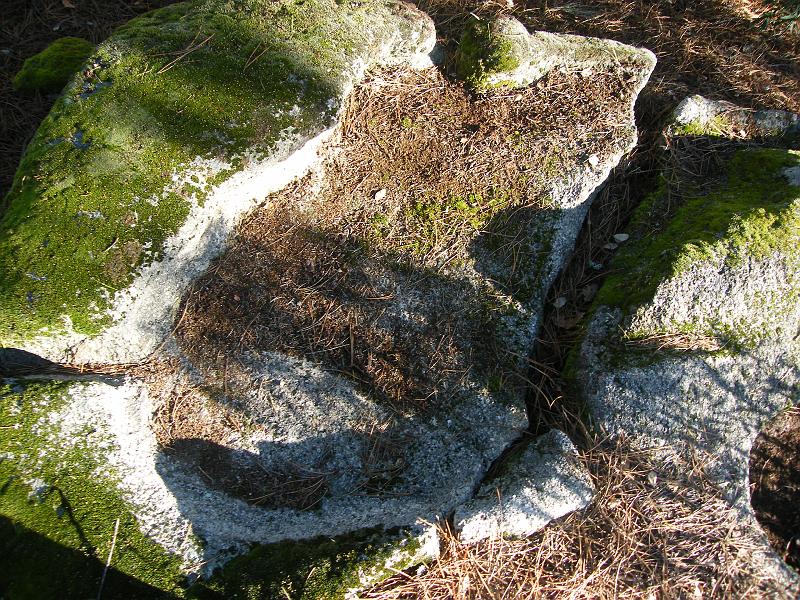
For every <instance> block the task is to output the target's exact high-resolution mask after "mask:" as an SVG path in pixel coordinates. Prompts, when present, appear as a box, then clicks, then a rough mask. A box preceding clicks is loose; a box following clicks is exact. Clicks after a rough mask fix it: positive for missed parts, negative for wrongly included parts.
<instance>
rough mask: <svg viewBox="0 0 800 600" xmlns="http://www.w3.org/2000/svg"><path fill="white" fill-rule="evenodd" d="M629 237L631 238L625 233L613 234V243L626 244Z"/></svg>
mask: <svg viewBox="0 0 800 600" xmlns="http://www.w3.org/2000/svg"><path fill="white" fill-rule="evenodd" d="M629 237H631V236H629V235H628V234H627V233H615V234H614V241H615V242H619V243H620V244H621V243H622V242H627V241H628V238H629Z"/></svg>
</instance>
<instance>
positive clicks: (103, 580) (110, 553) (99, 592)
mask: <svg viewBox="0 0 800 600" xmlns="http://www.w3.org/2000/svg"><path fill="white" fill-rule="evenodd" d="M118 533H119V518H117V520H116V522H115V523H114V537H113V538H112V539H111V550H109V551H108V560H107V561H106V566H105V568H104V569H103V577H102V578H101V579H100V589H99V590H97V600H100V596H102V595H103V586H104V585H105V583H106V575H107V574H108V568H109V567H110V566H111V557H112V556H113V555H114V547H115V546H116V545H117V534H118Z"/></svg>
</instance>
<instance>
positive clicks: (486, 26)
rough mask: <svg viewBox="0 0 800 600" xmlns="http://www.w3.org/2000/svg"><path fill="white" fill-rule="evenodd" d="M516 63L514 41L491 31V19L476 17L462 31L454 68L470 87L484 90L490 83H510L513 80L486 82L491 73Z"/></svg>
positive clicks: (499, 84)
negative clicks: (477, 19) (485, 19)
mask: <svg viewBox="0 0 800 600" xmlns="http://www.w3.org/2000/svg"><path fill="white" fill-rule="evenodd" d="M519 66H520V61H519V57H518V56H517V53H516V52H515V47H514V44H513V43H512V42H511V40H508V39H505V38H503V37H501V36H497V35H494V34H493V32H492V24H491V22H487V21H477V22H474V23H472V24H471V25H470V26H469V27H468V28H467V29H466V30H465V31H464V34H463V35H462V37H461V42H460V43H459V47H458V52H457V53H456V72H457V73H458V76H459V77H460V78H461V79H463V80H464V81H465V82H466V84H467V85H469V86H470V87H471V88H473V89H475V90H477V91H485V90H486V89H488V88H490V87H506V86H512V87H513V86H514V85H515V84H514V82H513V81H506V80H504V81H500V82H495V83H494V84H490V83H489V82H490V79H491V77H492V76H493V75H497V74H500V73H507V72H509V71H513V70H514V69H517V68H518V67H519Z"/></svg>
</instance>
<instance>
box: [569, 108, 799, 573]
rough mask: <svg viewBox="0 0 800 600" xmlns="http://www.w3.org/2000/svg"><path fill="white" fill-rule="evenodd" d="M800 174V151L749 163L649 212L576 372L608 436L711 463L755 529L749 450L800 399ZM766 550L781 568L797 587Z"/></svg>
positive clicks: (740, 162) (741, 159) (618, 267)
mask: <svg viewBox="0 0 800 600" xmlns="http://www.w3.org/2000/svg"><path fill="white" fill-rule="evenodd" d="M783 121H784V122H786V123H788V126H789V127H793V126H794V125H793V123H796V122H797V121H796V118H791V119H784V120H783ZM775 133H776V132H775V131H773V132H772V134H773V135H774V134H775ZM777 133H778V134H780V133H781V132H777ZM670 134H671V135H695V133H693V132H691V131H690V132H682V131H675V130H672V131H671V133H670ZM723 134H724V132H723V133H720V135H723ZM732 135H733V136H735V137H738V135H739V133H738V132H733V133H732ZM798 165H800V153H797V152H795V151H790V150H783V149H746V150H740V151H738V152H736V153H734V154H733V155H732V156H729V157H728V164H727V168H726V169H725V171H724V173H723V174H722V176H721V177H720V178H719V180H718V181H717V183H716V185H714V186H712V187H711V189H706V190H705V191H704V193H700V192H698V191H696V190H693V189H692V188H691V187H690V186H689V184H688V183H686V182H685V181H683V180H681V186H682V187H681V192H682V193H679V194H673V195H672V196H671V197H672V198H673V200H672V201H673V202H675V198H682V204H681V205H680V206H679V207H677V208H676V207H675V206H672V207H671V208H670V210H669V211H666V212H665V208H666V205H665V204H663V203H664V202H666V198H667V194H666V192H665V191H664V190H659V191H657V192H656V193H654V194H653V195H652V196H651V197H650V198H649V199H648V200H646V201H645V203H644V204H643V205H642V206H641V207H640V209H639V212H638V213H637V215H636V216H635V217H634V222H633V224H632V231H639V234H638V235H634V236H632V239H631V241H630V242H628V243H627V244H626V246H625V248H624V250H622V251H621V254H620V255H619V256H618V257H617V258H616V259H615V261H614V262H613V263H612V268H613V269H614V271H615V273H614V274H613V275H612V276H610V277H609V278H608V279H607V280H606V282H605V283H604V286H603V288H601V290H600V292H599V293H598V296H597V299H596V307H595V309H594V311H593V315H592V317H591V320H590V323H589V325H588V330H587V333H586V336H585V338H584V340H583V343H582V345H581V347H580V351H579V353H578V355H577V357H576V358H575V360H574V362H573V365H572V366H573V368H572V369H571V371H572V372H571V373H570V376H571V378H572V379H573V383H574V385H575V386H576V388H577V390H578V392H579V394H580V396H581V397H582V399H583V401H584V402H585V403H586V406H587V409H588V411H589V413H590V415H591V417H592V419H593V423H594V424H595V426H596V427H597V428H598V429H599V430H600V431H603V432H606V433H608V434H610V435H612V436H624V437H626V438H627V439H629V440H631V441H633V443H635V444H639V445H641V446H643V447H651V446H656V447H660V448H662V449H663V452H664V454H665V456H669V455H670V454H671V453H673V452H677V453H680V454H687V453H688V454H692V455H695V454H699V455H701V456H703V457H707V461H708V463H707V464H706V473H707V474H708V475H709V476H710V477H712V478H713V479H714V481H715V482H716V483H717V484H719V486H720V487H721V488H722V489H723V490H724V491H725V493H726V495H727V497H728V499H729V501H730V502H731V504H732V505H733V506H736V507H738V508H740V509H741V510H742V514H743V523H749V524H750V525H753V526H754V524H755V520H754V518H753V517H752V510H751V508H750V506H749V492H748V464H749V453H750V448H751V446H752V443H753V441H754V439H755V438H756V436H757V435H758V433H759V431H760V429H761V428H762V427H763V426H764V424H765V423H766V422H767V421H768V420H769V419H771V418H772V416H774V414H775V413H776V412H777V411H778V410H780V409H781V408H783V407H785V406H787V405H791V404H792V403H795V402H797V400H798V397H800V396H799V392H800V342H799V341H798V331H799V330H798V323H800V253H799V252H798V247H799V246H798V245H799V244H800V187H798V186H797V185H795V184H794V183H793V180H792V177H791V173H792V172H793V169H795V168H797V167H798ZM664 214H666V215H667V216H666V220H664V219H663V218H661V219H655V216H656V215H662V216H663V215H664ZM648 217H649V219H650V220H649V221H648ZM654 230H655V231H654ZM766 548H767V546H766V545H765V552H766V553H767V555H769V556H772V559H770V560H768V561H767V563H768V568H769V569H770V570H771V571H773V572H774V573H775V574H776V575H777V576H778V577H779V578H781V579H782V580H783V581H785V582H786V584H787V586H791V585H796V584H797V581H796V580H795V582H794V584H792V583H791V580H792V579H793V577H792V576H791V574H790V573H789V571H788V570H787V569H786V568H785V565H783V564H782V563H781V562H780V561H779V560H777V557H776V556H775V555H774V554H772V553H770V552H769V551H767V550H766ZM765 568H767V567H765ZM787 589H789V588H788V587H787Z"/></svg>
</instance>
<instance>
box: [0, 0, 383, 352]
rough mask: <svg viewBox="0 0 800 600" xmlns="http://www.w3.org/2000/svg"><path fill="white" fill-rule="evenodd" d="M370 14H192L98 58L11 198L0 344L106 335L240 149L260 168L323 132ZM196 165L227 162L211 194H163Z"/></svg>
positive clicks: (207, 1)
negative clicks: (283, 149) (296, 141)
mask: <svg viewBox="0 0 800 600" xmlns="http://www.w3.org/2000/svg"><path fill="white" fill-rule="evenodd" d="M376 6H377V4H374V3H371V2H367V3H361V4H360V5H359V6H358V7H355V6H351V7H350V8H346V9H345V8H342V7H339V6H338V5H336V4H335V3H333V2H328V1H327V0H313V1H308V2H304V3H295V2H292V1H287V2H275V3H268V2H263V1H260V0H236V1H235V2H228V3H225V2H221V1H218V0H195V1H193V2H187V3H182V4H176V5H172V6H169V7H166V8H164V9H161V10H157V11H154V12H152V13H148V14H147V15H144V16H142V17H140V18H138V19H135V20H133V21H131V22H130V23H129V24H127V25H126V26H124V27H122V28H121V29H119V30H118V31H117V32H116V33H115V34H114V35H113V36H112V38H111V39H110V40H109V41H108V42H106V43H104V44H102V45H101V46H100V47H99V48H98V50H97V52H96V53H94V55H93V56H92V57H91V59H90V60H89V62H88V63H87V65H86V68H85V69H84V70H83V71H82V72H81V73H80V74H79V75H78V76H76V77H75V78H74V79H73V80H72V81H71V83H70V84H69V85H68V86H67V88H66V90H65V92H64V94H63V96H62V97H61V98H60V99H59V100H58V101H57V103H56V105H55V107H54V109H53V110H52V112H51V113H50V115H49V116H48V117H47V118H46V119H45V120H44V122H43V123H42V125H41V126H40V127H39V130H38V131H37V133H36V136H35V137H34V139H33V141H32V142H31V144H30V146H29V148H28V151H27V152H26V154H25V156H24V157H23V160H22V163H21V165H20V168H19V170H18V172H17V175H16V178H15V182H14V186H13V188H12V190H11V192H10V194H9V196H8V198H7V204H8V205H9V208H8V211H7V212H6V214H5V215H4V217H3V220H2V222H1V223H0V230H2V231H3V238H2V240H0V281H2V286H1V287H0V315H2V319H0V322H2V325H0V339H2V340H3V342H4V343H6V344H15V343H19V342H20V341H21V340H24V339H26V338H27V337H30V336H31V335H33V334H35V333H37V332H40V331H41V330H42V329H44V328H47V329H49V330H50V331H59V330H62V329H63V327H64V323H63V318H64V316H67V317H69V318H70V319H71V323H72V326H73V327H74V328H75V330H76V331H78V332H80V333H85V334H94V333H97V332H99V331H101V330H102V329H103V327H105V326H106V325H107V324H108V322H109V317H108V315H107V313H106V312H105V309H107V308H108V307H109V305H110V298H111V296H112V295H113V294H114V293H115V292H116V291H118V290H120V289H122V288H124V287H126V285H128V284H129V283H130V282H131V280H132V279H133V276H134V274H135V272H136V270H137V269H138V268H139V267H141V266H143V265H146V264H148V263H150V262H152V261H155V260H158V259H159V258H160V257H161V255H162V251H163V244H164V241H165V240H166V239H167V238H168V237H169V236H170V235H172V234H174V233H175V232H176V231H177V229H178V227H179V226H180V225H181V224H182V223H183V222H184V220H185V218H186V216H187V214H188V212H189V210H190V207H191V206H192V204H194V203H202V201H203V199H204V198H205V197H206V195H207V193H208V191H209V189H210V186H211V184H212V183H213V184H219V183H221V182H222V181H223V180H224V179H226V178H227V177H229V176H230V175H231V174H233V173H234V172H235V171H236V170H238V169H240V168H241V167H242V164H243V162H244V161H245V160H246V159H245V158H244V157H243V156H242V153H243V152H244V151H245V150H249V151H251V154H250V155H248V156H252V154H255V155H256V156H258V155H259V154H260V155H264V154H267V153H269V152H271V151H272V150H273V149H274V148H275V145H276V144H277V142H278V141H279V140H281V139H282V138H283V137H285V135H288V134H287V132H289V131H291V132H292V134H298V135H303V134H311V133H315V132H317V131H320V130H321V129H322V128H323V127H325V126H327V125H329V124H330V123H331V120H332V118H333V116H334V114H335V113H336V111H337V109H338V105H337V103H336V102H335V101H333V102H330V100H331V98H335V97H336V96H337V95H338V93H339V90H340V89H341V86H342V85H343V82H344V79H345V77H346V73H347V71H348V68H349V66H350V65H351V63H352V60H353V59H354V58H355V57H356V56H358V55H359V53H360V52H363V51H364V48H365V46H366V45H367V44H368V43H369V37H370V36H367V35H365V29H364V28H365V27H366V25H363V24H364V23H368V22H369V15H371V14H373V13H374V12H375V10H376V8H375V7H376ZM374 21H379V19H374ZM383 26H384V25H383V24H382V23H378V24H376V25H374V27H375V28H379V27H383ZM196 157H203V158H205V159H217V158H221V159H228V160H229V162H230V164H229V166H228V168H227V169H222V170H220V169H218V168H217V169H211V170H209V172H208V173H206V174H207V175H208V176H210V177H213V179H211V180H209V181H204V180H203V178H202V177H201V176H198V177H195V178H189V179H188V180H187V181H178V182H175V181H173V174H174V173H180V172H182V171H183V170H184V169H186V167H187V165H188V164H189V163H190V162H191V161H192V160H194V159H195V158H196ZM237 157H238V158H237Z"/></svg>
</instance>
